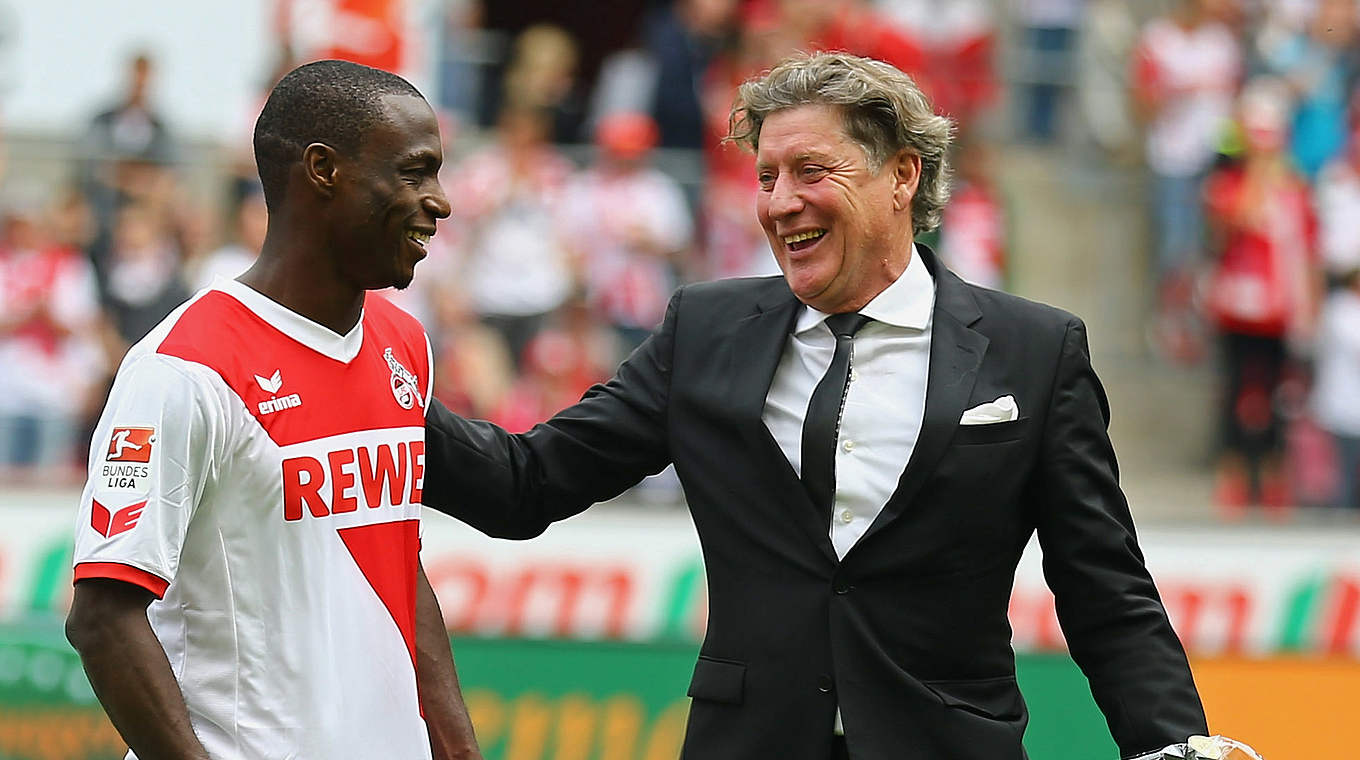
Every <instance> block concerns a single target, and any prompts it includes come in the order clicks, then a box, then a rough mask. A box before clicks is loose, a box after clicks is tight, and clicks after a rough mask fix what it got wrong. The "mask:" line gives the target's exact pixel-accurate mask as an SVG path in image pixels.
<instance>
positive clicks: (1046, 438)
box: [424, 246, 1207, 760]
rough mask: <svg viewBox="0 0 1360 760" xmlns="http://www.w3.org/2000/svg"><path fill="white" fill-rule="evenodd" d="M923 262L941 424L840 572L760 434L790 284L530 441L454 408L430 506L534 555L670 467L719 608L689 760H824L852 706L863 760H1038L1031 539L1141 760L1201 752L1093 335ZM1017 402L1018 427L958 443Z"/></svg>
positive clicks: (436, 438)
mask: <svg viewBox="0 0 1360 760" xmlns="http://www.w3.org/2000/svg"><path fill="white" fill-rule="evenodd" d="M918 250H920V251H921V255H922V257H923V258H924V260H925V262H926V264H927V266H928V267H929V268H930V270H931V272H932V274H933V275H934V278H935V283H936V304H935V311H934V319H933V327H932V329H933V335H932V339H931V348H930V369H929V375H928V384H927V392H926V403H925V418H924V422H923V423H922V427H921V432H920V437H919V439H918V441H917V443H916V447H915V450H914V452H913V453H912V455H911V459H910V462H909V463H908V464H907V466H906V469H905V472H904V473H903V474H902V478H901V481H900V482H899V484H898V487H897V490H896V492H895V493H894V495H893V496H892V498H891V499H890V500H889V501H888V503H887V505H886V507H885V508H884V509H883V511H882V513H881V514H880V515H879V517H878V518H877V520H875V521H874V523H873V524H872V526H871V527H870V528H869V529H868V532H867V533H865V534H864V536H863V537H862V538H861V539H860V540H859V542H858V543H857V544H855V546H854V547H853V548H851V549H850V551H849V552H848V553H847V554H846V556H845V558H844V559H843V560H840V561H838V560H837V558H836V554H835V552H834V550H833V549H832V546H831V541H830V538H829V535H828V533H829V526H830V522H829V520H830V518H829V515H827V514H824V510H818V509H815V508H814V507H813V505H812V502H811V501H810V500H809V498H808V496H807V493H806V491H805V490H804V488H803V486H802V483H801V482H800V481H799V479H798V477H797V476H796V475H795V473H794V471H793V469H792V467H791V466H790V465H789V464H788V461H787V460H786V459H785V458H784V455H783V453H782V452H781V451H780V449H779V446H778V445H777V444H776V443H775V441H774V439H773V438H772V437H771V436H770V434H769V432H768V431H767V429H766V427H765V425H764V423H763V422H762V419H761V412H762V409H763V406H764V403H765V395H766V391H767V390H768V388H769V386H770V382H771V378H772V377H773V375H774V371H775V367H776V365H777V364H778V361H779V357H780V353H781V352H782V351H783V349H784V346H785V344H786V342H787V339H788V335H789V331H790V329H791V327H792V325H793V322H794V318H795V315H796V314H797V312H798V309H799V306H800V304H799V302H798V301H797V300H796V299H795V298H794V296H793V295H792V293H791V292H790V291H789V289H788V287H787V285H786V284H785V283H784V281H783V279H782V278H779V277H769V278H756V279H737V280H725V281H719V282H711V283H704V284H698V285H691V286H687V287H685V288H682V289H681V290H679V291H677V292H676V294H675V295H674V297H673V298H672V300H671V303H670V307H669V309H668V311H667V314H666V318H665V322H664V323H663V324H662V326H661V328H660V329H659V330H658V331H657V333H656V334H655V335H653V336H652V337H651V338H650V339H649V340H648V341H647V342H646V343H644V344H643V345H642V346H641V347H640V348H639V349H638V350H637V351H636V352H634V353H633V355H632V356H631V357H629V359H628V360H627V361H626V362H624V363H623V365H621V366H620V367H619V370H618V374H617V375H616V376H615V377H614V378H613V379H611V380H610V381H609V382H608V383H606V384H604V385H602V386H597V387H595V388H593V389H591V390H590V391H589V392H588V393H587V394H586V396H585V397H584V398H583V399H582V401H581V402H580V403H578V404H577V405H575V406H573V407H571V408H569V409H567V410H565V411H563V412H561V413H560V414H558V415H557V416H555V417H553V418H552V419H551V420H550V421H548V422H546V423H544V424H541V425H539V426H537V427H535V428H534V429H533V430H531V431H529V432H527V433H525V434H522V435H509V434H507V433H505V432H504V431H502V430H500V429H498V428H496V427H494V426H492V425H490V424H487V423H483V422H471V421H467V420H464V419H462V418H459V417H456V416H455V415H453V414H451V413H449V412H448V411H447V410H446V409H444V408H443V407H441V406H439V405H438V404H436V405H434V406H433V407H432V409H431V411H430V413H429V415H428V417H427V433H426V436H427V440H426V456H427V470H426V481H425V491H424V502H425V504H426V505H427V506H431V507H434V508H436V509H439V510H441V511H444V512H447V513H448V514H451V515H453V516H455V517H457V518H459V519H461V520H464V521H466V522H468V523H469V524H471V525H473V526H474V527H476V528H478V529H480V530H482V531H484V532H486V533H488V534H490V535H493V536H503V537H508V538H528V537H532V536H535V535H537V534H539V533H540V532H542V531H543V530H544V529H545V528H546V527H547V525H548V524H549V523H551V522H552V521H554V520H559V519H562V518H564V517H567V516H569V515H571V514H574V513H576V512H579V511H581V510H582V509H585V508H586V507H587V506H589V505H590V504H592V503H594V502H596V501H600V500H604V499H607V498H610V497H613V496H615V495H617V494H619V493H620V492H622V491H623V490H624V489H626V488H628V487H629V486H631V485H633V484H634V483H636V482H637V481H638V480H639V479H640V478H642V477H643V476H645V475H647V474H650V473H655V472H657V471H659V470H661V469H662V468H664V467H665V466H666V465H667V464H669V463H672V462H673V463H674V464H675V468H676V472H677V473H678V474H679V477H680V481H681V483H682V484H683V486H684V490H685V496H686V499H687V501H688V503H689V508H690V511H691V513H692V515H693V517H694V523H695V526H696V528H697V531H698V535H699V540H700V543H701V544H702V548H703V555H704V564H705V566H706V568H707V572H708V591H709V618H708V631H707V635H706V636H705V639H704V643H703V647H702V649H701V652H700V655H699V660H698V663H697V665H696V667H695V669H694V678H693V681H692V682H691V684H690V687H689V695H690V696H691V697H693V703H692V706H691V710H690V717H689V726H688V729H687V732H686V736H685V757H686V758H691V759H693V760H723V759H725V758H732V759H733V760H736V759H737V758H742V759H747V758H780V759H782V760H801V759H803V758H806V759H807V760H825V758H827V757H828V756H829V752H830V743H831V737H832V725H833V720H834V715H835V709H836V707H837V705H839V706H840V709H841V712H842V717H843V720H844V725H845V734H846V739H847V742H848V745H849V749H850V754H851V757H853V758H865V759H877V758H885V759H886V758H893V759H894V760H896V759H902V760H914V759H919V760H1012V759H1017V760H1018V759H1019V758H1023V757H1025V754H1024V750H1023V748H1022V746H1021V736H1022V734H1023V732H1024V729H1025V724H1026V721H1027V713H1026V709H1025V704H1024V701H1023V699H1022V698H1021V695H1020V692H1019V690H1018V689H1017V688H1016V684H1015V664H1014V655H1013V653H1012V651H1011V646H1010V639H1011V630H1010V626H1009V624H1008V621H1007V607H1008V602H1009V598H1010V594H1011V588H1012V585H1013V581H1014V575H1015V567H1016V563H1017V562H1018V561H1019V559H1020V554H1021V551H1022V550H1023V549H1024V547H1025V544H1026V542H1027V541H1028V540H1029V537H1030V535H1031V534H1032V533H1033V532H1034V531H1035V530H1037V531H1038V535H1039V541H1040V544H1041V546H1042V549H1043V556H1044V562H1043V565H1044V573H1045V576H1046V578H1047V580H1048V583H1049V585H1050V586H1051V587H1052V589H1053V591H1054V593H1055V595H1056V598H1057V610H1058V616H1059V619H1060V621H1061V623H1062V627H1063V632H1064V634H1065V635H1066V638H1067V641H1068V644H1069V647H1070V650H1071V653H1072V656H1073V657H1074V658H1075V660H1076V662H1077V664H1078V665H1079V666H1080V667H1081V669H1082V670H1083V671H1084V673H1085V674H1086V676H1087V678H1088V679H1089V681H1090V685H1091V690H1092V692H1093V693H1094V695H1095V698H1096V702H1097V703H1098V704H1099V706H1100V708H1101V710H1102V711H1103V712H1104V714H1105V717H1106V720H1107V721H1108V723H1109V727H1110V731H1111V732H1112V734H1113V736H1114V738H1115V740H1116V741H1117V742H1118V744H1119V746H1120V749H1121V753H1122V754H1124V755H1126V756H1129V755H1134V754H1137V753H1140V752H1144V751H1151V750H1154V749H1159V748H1161V747H1163V746H1165V745H1167V744H1170V743H1172V742H1177V741H1185V739H1186V737H1187V736H1188V735H1190V734H1193V733H1200V734H1203V733H1206V732H1207V731H1206V726H1205V719H1204V713H1203V709H1202V708H1201V706H1200V701H1199V697H1198V694H1197V693H1196V691H1195V686H1194V682H1193V680H1192V678H1191V674H1190V668H1189V666H1188V664H1187V662H1186V658H1185V653H1184V650H1183V649H1182V647H1181V644H1180V641H1179V640H1178V639H1177V638H1176V634H1175V633H1174V632H1173V631H1172V629H1171V626H1170V625H1169V624H1168V622H1167V618H1166V613H1165V611H1164V609H1163V607H1162V604H1161V602H1160V600H1159V598H1158V595H1157V591H1156V589H1155V588H1154V586H1153V582H1152V579H1151V578H1150V577H1149V575H1148V573H1147V570H1146V569H1145V568H1144V564H1143V557H1142V554H1141V553H1140V551H1139V549H1138V544H1137V541H1136V539H1135V536H1134V527H1133V522H1132V520H1131V518H1130V516H1129V510H1128V506H1127V503H1126V501H1125V499H1124V496H1123V494H1122V492H1121V491H1120V489H1119V485H1118V480H1117V471H1116V465H1115V458H1114V452H1113V450H1112V448H1111V446H1110V441H1109V437H1108V436H1107V434H1106V424H1107V421H1108V408H1107V405H1106V399H1105V395H1104V392H1103V390H1102V389H1101V387H1100V384H1099V382H1098V381H1097V379H1096V376H1095V373H1094V372H1093V371H1092V369H1091V365H1090V361H1089V356H1088V350H1087V343H1086V333H1085V328H1084V326H1083V325H1082V323H1081V321H1080V320H1079V319H1077V318H1076V317H1073V316H1072V315H1070V314H1067V313H1064V312H1061V311H1059V310H1057V309H1054V308H1051V307H1048V306H1044V305H1040V304H1036V303H1032V302H1029V301H1025V300H1023V299H1020V298H1017V297H1014V296H1010V295H1006V294H1004V293H998V292H994V291H990V290H985V289H982V288H978V287H975V286H972V285H969V284H966V283H964V282H963V281H962V280H960V279H958V278H957V277H956V276H954V275H953V274H951V273H950V272H949V271H948V270H946V269H945V268H944V267H942V266H940V265H939V264H938V263H937V262H936V260H935V258H934V256H933V254H931V253H930V251H929V250H928V249H926V248H925V247H924V246H918ZM1007 394H1010V395H1013V396H1014V397H1015V399H1016V401H1017V403H1018V405H1019V408H1020V410H1021V415H1022V416H1021V418H1020V419H1018V420H1016V421H1014V422H1006V423H999V424H993V425H976V426H972V425H970V426H960V425H959V424H958V422H959V418H960V416H961V415H962V413H963V411H964V410H965V409H968V408H969V407H972V406H975V405H977V404H980V403H984V402H987V401H992V400H994V399H996V398H998V397H999V396H1003V395H1007Z"/></svg>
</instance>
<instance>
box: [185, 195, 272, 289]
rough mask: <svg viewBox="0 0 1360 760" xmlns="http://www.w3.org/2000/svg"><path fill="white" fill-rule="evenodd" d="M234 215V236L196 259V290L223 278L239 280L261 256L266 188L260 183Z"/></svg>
mask: <svg viewBox="0 0 1360 760" xmlns="http://www.w3.org/2000/svg"><path fill="white" fill-rule="evenodd" d="M231 217H232V225H231V227H232V229H231V239H230V240H229V241H228V242H227V243H226V244H224V245H222V246H221V247H219V248H217V249H215V250H213V251H212V252H211V253H208V254H207V255H205V256H202V257H200V258H198V259H196V260H195V261H193V262H192V277H191V282H192V284H193V290H195V291H198V290H202V289H203V288H206V287H208V286H209V285H211V284H212V282H213V280H215V279H217V278H219V277H221V278H224V279H228V280H232V279H235V278H236V277H237V275H240V274H241V273H242V272H244V271H246V270H247V269H249V268H250V265H251V264H253V263H255V258H256V257H257V256H259V255H260V247H261V246H263V245H264V235H265V232H266V231H267V230H268V224H269V215H268V213H267V212H266V210H265V205H264V190H263V189H262V188H261V187H259V183H258V182H257V183H256V185H255V187H254V188H252V189H251V191H250V192H247V193H246V194H245V195H243V196H242V197H241V199H240V200H239V201H238V202H237V203H236V208H235V210H234V211H233V212H232V215H231Z"/></svg>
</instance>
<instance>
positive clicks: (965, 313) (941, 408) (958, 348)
mask: <svg viewBox="0 0 1360 760" xmlns="http://www.w3.org/2000/svg"><path fill="white" fill-rule="evenodd" d="M917 249H918V250H919V251H921V258H922V260H923V261H924V262H925V263H926V266H927V267H928V268H929V269H930V272H931V274H932V275H934V277H935V310H934V314H933V316H932V324H931V337H930V368H929V370H928V371H927V375H926V406H925V413H924V415H923V418H922V421H921V433H920V435H919V436H918V437H917V439H916V446H915V447H914V448H913V449H912V452H911V458H910V459H909V460H908V461H907V467H906V469H905V470H904V471H903V472H902V477H901V478H900V479H899V480H898V482H897V489H896V490H895V491H894V492H893V495H892V496H891V497H889V499H888V503H887V505H885V506H884V507H883V511H882V512H880V513H879V515H878V517H877V518H876V519H875V520H874V522H873V524H871V525H870V526H869V529H868V530H867V531H865V533H864V535H863V536H861V537H860V539H859V541H857V542H856V543H855V546H854V547H851V550H850V551H851V552H853V551H854V550H855V549H856V548H858V547H860V546H862V545H863V544H864V542H865V541H866V540H867V539H868V538H869V537H870V536H872V535H874V534H875V533H878V532H880V531H882V530H883V529H884V527H886V526H887V525H888V524H890V523H891V522H892V521H893V520H896V519H897V518H898V517H899V516H900V515H901V514H902V512H903V510H904V509H906V507H907V505H908V504H910V503H911V501H912V499H913V498H915V496H916V493H917V491H919V490H920V489H921V486H922V485H923V484H924V483H925V481H926V480H927V479H928V478H929V477H930V475H931V473H933V472H934V470H935V465H936V463H937V462H939V461H940V457H941V456H942V455H943V454H944V451H945V448H946V447H947V446H948V445H949V439H950V438H951V437H953V435H954V430H955V428H957V427H958V424H959V418H960V417H962V416H963V411H964V409H965V408H966V406H967V404H968V399H969V396H970V395H971V394H972V392H973V385H974V383H976V382H977V373H978V367H979V366H981V364H982V357H983V356H984V355H985V354H986V353H987V343H988V340H987V337H986V336H985V335H983V334H982V333H979V332H977V331H975V330H973V329H972V328H971V327H970V325H972V324H973V323H974V322H976V321H977V320H978V319H979V318H981V316H982V313H981V312H980V311H978V308H977V302H976V301H975V300H974V299H973V296H972V294H971V293H969V292H968V288H967V286H966V285H965V284H964V283H963V281H962V280H960V279H959V278H958V277H957V276H956V275H954V274H953V273H952V272H950V271H949V270H948V269H945V268H944V267H943V266H940V264H939V263H938V261H937V260H936V259H935V255H934V252H932V251H931V250H930V249H929V248H927V247H926V246H924V245H921V244H919V243H918V244H917Z"/></svg>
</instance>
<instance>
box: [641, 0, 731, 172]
mask: <svg viewBox="0 0 1360 760" xmlns="http://www.w3.org/2000/svg"><path fill="white" fill-rule="evenodd" d="M736 7H737V2H736V0H677V1H676V2H675V3H674V4H673V5H672V6H671V7H669V8H665V9H661V10H658V11H656V12H655V13H653V14H652V15H651V16H650V17H649V18H648V19H647V22H646V26H645V27H644V29H643V41H644V44H645V46H646V48H647V50H648V51H649V52H650V53H651V55H652V56H653V58H654V60H655V61H656V90H655V92H654V93H653V95H652V98H651V102H650V111H651V113H652V117H653V118H655V119H656V122H657V127H658V129H659V130H660V138H659V142H660V144H661V145H662V146H663V147H667V148H700V147H702V146H703V137H704V123H703V112H702V110H701V107H700V104H699V91H700V85H701V82H702V80H703V76H704V72H705V70H706V69H707V68H708V65H709V62H710V61H711V60H712V58H713V55H714V53H715V52H716V51H717V50H718V48H719V46H721V45H722V44H724V42H725V41H726V39H727V37H728V36H729V35H730V34H731V32H732V23H733V20H734V17H735V13H736Z"/></svg>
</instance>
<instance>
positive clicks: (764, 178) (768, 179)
mask: <svg viewBox="0 0 1360 760" xmlns="http://www.w3.org/2000/svg"><path fill="white" fill-rule="evenodd" d="M756 179H757V180H759V181H760V186H761V187H763V188H765V189H767V190H768V189H769V188H771V187H774V175H773V174H761V175H758V176H757V177H756Z"/></svg>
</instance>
